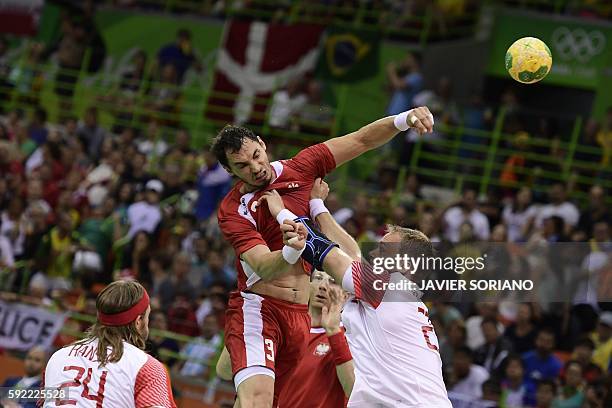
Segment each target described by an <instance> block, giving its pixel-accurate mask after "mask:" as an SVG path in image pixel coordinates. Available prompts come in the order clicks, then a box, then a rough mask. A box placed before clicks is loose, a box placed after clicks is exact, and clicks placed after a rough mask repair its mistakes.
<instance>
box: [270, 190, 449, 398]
mask: <svg viewBox="0 0 612 408" xmlns="http://www.w3.org/2000/svg"><path fill="white" fill-rule="evenodd" d="M265 201H266V202H267V205H268V208H269V210H270V212H271V214H272V215H274V216H275V217H276V218H277V221H278V222H279V223H280V224H281V225H280V229H281V230H282V231H283V240H284V242H285V244H286V245H287V246H289V247H290V248H291V250H287V252H290V255H291V252H294V253H297V254H300V256H302V257H304V258H306V259H307V260H308V261H309V262H311V263H313V264H314V265H318V266H319V267H321V268H322V269H323V270H325V271H326V272H327V273H329V274H330V275H331V276H332V277H333V278H334V279H335V280H336V282H342V287H343V289H345V290H346V291H348V292H349V293H351V294H352V299H351V300H350V301H349V302H347V303H346V305H345V307H344V311H343V313H342V322H343V323H344V326H345V327H346V334H347V338H348V340H349V345H350V349H351V353H352V355H353V358H354V362H355V385H354V387H353V391H352V393H351V395H350V399H349V404H348V407H350V408H373V407H376V408H412V407H431V408H450V407H452V405H451V403H450V401H449V399H448V396H447V392H446V387H445V385H444V381H443V380H442V361H441V359H440V354H439V350H438V339H437V337H436V334H435V332H434V329H433V326H432V324H431V322H430V320H429V312H428V309H427V306H425V304H424V303H423V302H422V301H421V300H420V296H419V293H416V292H414V291H408V290H404V291H397V292H391V291H387V290H382V288H383V287H384V286H383V285H384V284H388V283H394V284H398V283H401V281H405V280H408V279H413V278H414V276H415V275H411V273H410V271H395V270H391V271H383V272H382V273H380V274H376V273H374V272H373V271H372V269H371V268H370V266H369V265H368V264H367V263H366V262H364V261H361V259H360V258H361V257H360V255H359V254H350V253H349V254H347V253H346V252H345V251H343V249H345V248H349V249H350V248H355V247H356V246H357V244H356V243H355V242H354V240H353V239H352V238H351V237H350V236H349V235H348V234H347V233H346V231H344V230H343V229H342V227H340V226H339V225H338V224H337V223H336V222H335V220H334V219H333V218H332V216H331V215H330V214H329V212H328V211H327V209H326V208H325V206H324V205H323V201H322V200H319V201H318V202H311V217H312V218H313V219H316V221H317V222H318V223H319V225H320V227H321V231H322V232H323V233H324V234H325V235H326V236H325V235H323V234H321V233H320V232H319V231H318V230H316V229H315V228H313V227H312V225H311V224H310V220H308V219H304V218H302V219H300V222H297V223H296V222H295V221H294V220H296V219H297V217H296V216H295V215H294V214H292V213H291V211H289V210H288V209H285V207H284V204H283V200H282V198H281V197H280V195H279V194H278V193H277V192H276V191H270V192H267V193H266V200H265ZM328 237H329V238H330V239H331V240H333V241H330V239H328ZM334 241H335V242H337V243H339V245H340V248H343V249H340V248H338V247H337V246H338V245H336V244H335V242H334ZM351 241H352V242H351ZM349 252H352V251H349ZM400 252H401V253H402V254H406V255H407V256H410V257H418V256H432V255H433V246H432V244H431V242H430V240H429V239H428V238H427V237H426V236H425V234H423V233H422V232H420V231H416V230H412V229H408V228H402V227H397V226H390V227H389V228H388V232H387V234H386V235H385V236H384V237H383V238H382V240H381V243H380V244H379V247H378V250H377V251H376V254H375V255H376V256H381V257H389V258H393V257H394V256H395V254H397V253H400ZM412 272H416V273H417V274H418V271H412ZM417 276H418V275H417ZM313 375H316V373H313Z"/></svg>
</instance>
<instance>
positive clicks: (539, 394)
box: [535, 380, 557, 408]
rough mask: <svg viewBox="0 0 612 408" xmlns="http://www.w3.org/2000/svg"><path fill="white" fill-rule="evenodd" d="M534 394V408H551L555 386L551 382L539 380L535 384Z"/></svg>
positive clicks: (555, 392)
mask: <svg viewBox="0 0 612 408" xmlns="http://www.w3.org/2000/svg"><path fill="white" fill-rule="evenodd" d="M537 384H538V385H537V390H536V393H535V406H536V408H552V406H553V405H552V404H553V400H554V399H555V395H557V384H555V382H554V381H553V380H541V381H538V383H537Z"/></svg>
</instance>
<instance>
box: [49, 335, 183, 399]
mask: <svg viewBox="0 0 612 408" xmlns="http://www.w3.org/2000/svg"><path fill="white" fill-rule="evenodd" d="M97 347H98V341H97V340H95V339H94V340H92V341H90V342H88V343H85V344H73V345H70V346H67V347H64V348H62V349H60V350H58V351H56V352H55V353H54V354H53V355H52V356H51V358H50V359H49V362H48V363H47V368H46V369H45V378H44V385H45V387H49V388H66V389H67V390H68V398H66V399H63V400H51V399H47V400H45V403H44V405H43V407H44V408H51V407H54V408H56V407H71V408H106V407H109V408H115V407H116V408H119V407H121V408H147V407H163V408H175V407H176V405H175V404H174V401H173V398H172V391H171V389H170V380H169V378H168V373H167V372H166V369H165V368H164V366H163V365H162V364H161V363H160V362H159V361H157V360H156V359H155V358H153V357H151V356H150V355H148V354H147V353H145V352H144V351H142V350H140V349H139V348H137V347H135V346H133V345H131V344H129V343H126V342H123V355H122V357H121V359H120V360H119V361H118V362H116V363H108V364H106V365H105V366H104V367H99V363H98V361H97V357H96V350H97Z"/></svg>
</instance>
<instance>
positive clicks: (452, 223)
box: [444, 207, 490, 242]
mask: <svg viewBox="0 0 612 408" xmlns="http://www.w3.org/2000/svg"><path fill="white" fill-rule="evenodd" d="M444 221H445V222H446V230H445V231H444V235H445V237H446V239H448V240H449V241H450V242H459V237H460V234H459V232H460V229H461V225H462V224H463V223H464V222H466V221H468V222H469V223H470V224H472V228H473V229H474V235H475V236H476V238H477V239H479V240H481V241H486V240H487V239H489V233H490V230H489V220H488V219H487V217H486V216H485V215H484V214H483V213H481V212H480V211H478V210H476V209H474V210H472V212H470V213H469V214H467V216H466V214H465V213H464V212H463V210H462V209H461V208H460V207H451V208H449V209H448V210H447V211H446V213H445V214H444Z"/></svg>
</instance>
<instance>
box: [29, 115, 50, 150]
mask: <svg viewBox="0 0 612 408" xmlns="http://www.w3.org/2000/svg"><path fill="white" fill-rule="evenodd" d="M48 136H49V130H47V111H46V110H44V109H43V108H41V107H38V108H36V109H35V110H34V113H33V114H32V121H31V122H30V126H28V137H29V138H30V139H31V140H33V141H34V142H36V144H37V145H38V146H41V145H43V144H44V143H45V142H46V141H47V137H48Z"/></svg>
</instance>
